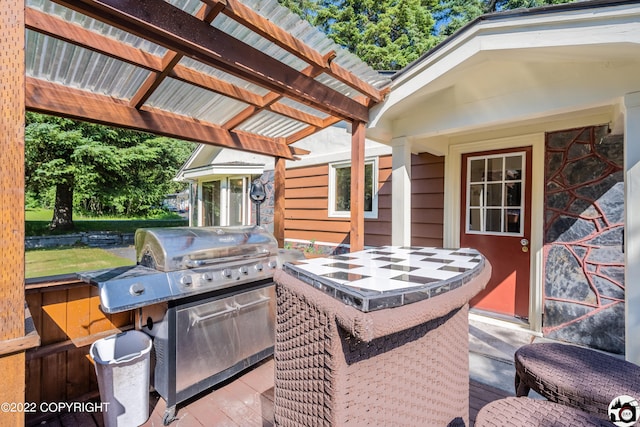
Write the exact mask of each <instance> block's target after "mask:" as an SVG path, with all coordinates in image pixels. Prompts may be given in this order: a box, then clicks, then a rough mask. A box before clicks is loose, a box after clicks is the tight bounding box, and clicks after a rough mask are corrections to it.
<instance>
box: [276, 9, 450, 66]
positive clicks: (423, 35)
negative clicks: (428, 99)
mask: <svg viewBox="0 0 640 427" xmlns="http://www.w3.org/2000/svg"><path fill="white" fill-rule="evenodd" d="M280 2H281V4H282V5H284V6H286V7H288V8H290V9H291V10H292V11H294V12H296V13H298V14H299V15H300V16H301V17H303V18H304V19H306V20H308V21H309V22H310V23H311V24H312V25H314V26H316V27H318V28H319V29H320V30H322V31H324V32H325V33H326V34H327V35H328V36H329V37H330V38H331V39H333V40H334V41H335V42H336V43H337V44H339V45H340V46H343V47H345V48H347V49H348V50H349V51H351V52H352V53H354V54H356V55H357V56H359V57H360V58H361V59H362V60H363V61H365V62H366V63H367V64H369V65H370V66H371V67H373V68H375V69H377V70H398V69H401V68H402V67H404V66H406V65H407V64H409V63H410V62H412V61H414V60H415V59H417V58H418V57H419V56H420V55H421V54H423V53H424V52H425V51H427V50H428V49H430V48H431V47H433V46H435V45H436V44H437V43H438V41H439V39H438V38H437V37H435V36H434V35H433V29H434V24H435V21H434V19H433V17H432V16H431V12H430V10H431V9H432V8H433V7H435V0H379V1H377V0H355V1H354V0H335V1H332V0H281V1H280Z"/></svg>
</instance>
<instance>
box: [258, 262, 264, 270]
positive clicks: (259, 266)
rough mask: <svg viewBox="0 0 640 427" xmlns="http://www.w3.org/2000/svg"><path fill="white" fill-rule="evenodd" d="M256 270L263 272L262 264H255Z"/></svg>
mask: <svg viewBox="0 0 640 427" xmlns="http://www.w3.org/2000/svg"><path fill="white" fill-rule="evenodd" d="M256 270H258V271H262V270H264V265H262V263H258V264H256Z"/></svg>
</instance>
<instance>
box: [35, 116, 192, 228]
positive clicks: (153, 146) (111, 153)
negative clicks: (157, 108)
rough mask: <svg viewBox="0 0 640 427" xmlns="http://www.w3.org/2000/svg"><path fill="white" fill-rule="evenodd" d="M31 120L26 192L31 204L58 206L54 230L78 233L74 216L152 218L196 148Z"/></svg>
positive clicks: (151, 137) (141, 135) (131, 133)
mask: <svg viewBox="0 0 640 427" xmlns="http://www.w3.org/2000/svg"><path fill="white" fill-rule="evenodd" d="M26 119H27V126H26V128H25V188H26V190H27V196H28V199H29V200H30V201H32V203H37V204H39V205H41V206H42V205H49V206H51V205H52V206H53V218H52V221H51V224H50V228H52V229H71V228H73V211H74V210H76V211H84V212H86V213H92V214H95V215H101V214H110V215H122V216H134V215H136V216H143V215H148V214H150V213H152V211H153V210H154V209H155V208H156V207H158V206H160V204H161V203H162V200H163V199H164V197H165V195H166V194H168V193H171V192H174V191H176V190H177V185H178V184H177V183H175V182H173V180H172V179H173V177H174V176H175V173H176V172H177V170H178V169H179V168H180V166H182V164H183V163H184V162H185V161H186V159H187V158H188V157H189V155H190V153H191V151H193V147H194V146H195V144H193V143H188V142H185V141H179V140H175V139H171V138H165V137H156V136H154V135H151V134H147V133H143V132H136V131H132V130H126V129H116V128H110V127H107V126H102V125H96V124H91V123H84V122H79V121H76V120H70V119H65V118H60V117H52V116H45V115H42V114H36V113H27V117H26ZM52 189H55V190H54V191H52ZM54 194H55V195H54Z"/></svg>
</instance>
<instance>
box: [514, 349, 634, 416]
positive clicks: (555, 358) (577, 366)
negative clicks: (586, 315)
mask: <svg viewBox="0 0 640 427" xmlns="http://www.w3.org/2000/svg"><path fill="white" fill-rule="evenodd" d="M514 359H515V367H516V378H515V383H516V384H515V385H516V396H526V395H528V394H529V390H530V389H532V390H534V391H536V392H537V393H539V394H540V395H542V396H544V397H546V398H547V399H549V400H551V401H553V402H558V403H562V404H564V405H567V406H571V407H574V408H578V409H581V410H583V411H586V412H588V413H590V414H594V415H598V416H599V417H601V418H604V419H608V408H609V404H610V403H611V401H612V400H613V399H614V398H615V397H617V396H621V395H628V396H632V397H636V398H638V397H640V367H639V366H637V365H635V364H633V363H631V362H627V361H625V360H622V359H619V358H617V357H614V356H611V355H608V354H605V353H601V352H598V351H595V350H591V349H588V348H583V347H578V346H574V345H565V344H559V343H535V344H529V345H525V346H522V347H521V348H519V349H518V350H517V351H516V353H515V357H514Z"/></svg>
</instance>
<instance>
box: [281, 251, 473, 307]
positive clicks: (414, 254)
mask: <svg viewBox="0 0 640 427" xmlns="http://www.w3.org/2000/svg"><path fill="white" fill-rule="evenodd" d="M483 268H484V257H483V256H482V255H481V254H480V253H479V252H478V251H477V250H475V249H468V248H464V249H446V248H428V247H400V246H382V247H378V248H374V249H367V250H364V251H359V252H354V253H349V254H345V255H336V256H329V257H326V258H314V259H308V260H300V261H293V262H287V263H285V264H284V266H283V269H284V271H286V272H287V273H289V274H291V275H292V276H294V277H297V278H298V279H300V280H302V281H303V282H305V283H308V284H309V285H311V286H313V287H315V288H317V289H320V290H321V291H323V292H326V293H328V294H329V295H331V296H333V297H334V298H336V299H339V300H341V301H344V303H345V304H349V305H352V306H354V307H355V308H357V309H359V310H361V311H365V312H367V311H374V310H379V309H383V308H391V307H398V306H401V305H405V304H410V303H412V302H416V301H420V300H423V299H426V298H431V297H435V296H437V295H439V294H441V293H443V292H447V291H450V290H452V289H456V288H458V287H460V286H462V285H463V284H464V283H467V282H468V281H470V280H471V279H472V278H474V277H475V276H477V275H478V274H480V272H481V271H482V269H483Z"/></svg>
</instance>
